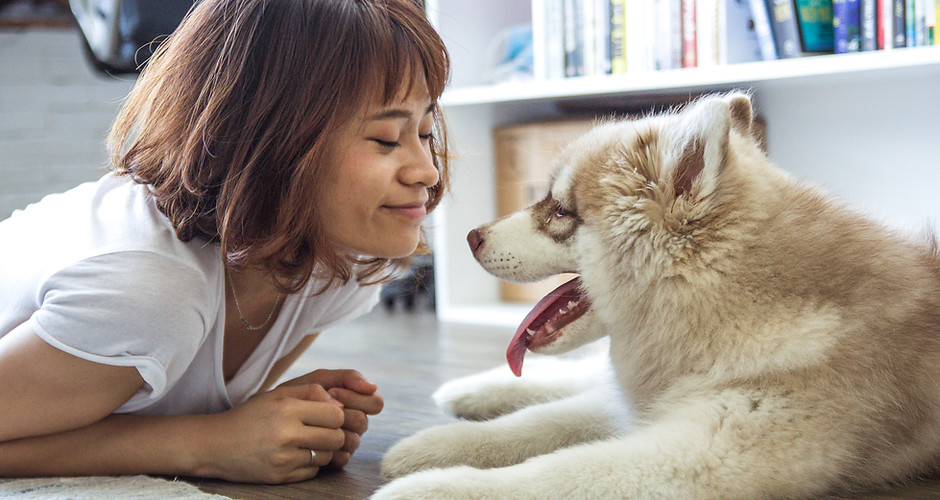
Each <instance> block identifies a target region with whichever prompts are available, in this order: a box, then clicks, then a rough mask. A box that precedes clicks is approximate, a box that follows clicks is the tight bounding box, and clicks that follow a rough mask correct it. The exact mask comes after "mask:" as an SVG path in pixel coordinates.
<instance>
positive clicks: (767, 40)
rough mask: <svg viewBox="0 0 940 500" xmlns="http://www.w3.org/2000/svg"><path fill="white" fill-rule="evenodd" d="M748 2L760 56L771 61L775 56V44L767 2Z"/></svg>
mask: <svg viewBox="0 0 940 500" xmlns="http://www.w3.org/2000/svg"><path fill="white" fill-rule="evenodd" d="M749 2H750V4H751V16H753V18H754V31H755V32H757V40H758V42H759V43H760V53H761V57H762V58H763V59H764V60H765V61H772V60H774V59H776V58H777V45H776V43H774V33H773V30H772V29H771V27H770V14H769V13H768V12H767V4H766V3H764V0H749Z"/></svg>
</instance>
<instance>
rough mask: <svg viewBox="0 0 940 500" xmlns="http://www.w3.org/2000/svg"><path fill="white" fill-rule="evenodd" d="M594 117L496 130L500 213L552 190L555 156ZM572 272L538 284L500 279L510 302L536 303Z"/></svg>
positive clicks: (505, 299) (494, 148)
mask: <svg viewBox="0 0 940 500" xmlns="http://www.w3.org/2000/svg"><path fill="white" fill-rule="evenodd" d="M594 124H595V122H594V120H593V119H584V120H565V121H554V122H536V123H526V124H521V125H509V126H505V127H500V128H497V129H495V130H494V131H493V153H494V161H495V174H496V175H495V177H496V179H495V181H496V182H495V184H496V185H495V188H496V193H495V194H496V213H497V216H499V217H502V216H504V215H509V214H511V213H513V212H516V211H517V210H521V209H523V208H525V207H527V206H529V205H531V204H533V203H536V202H538V201H539V200H541V199H542V198H544V197H545V195H546V194H547V193H548V189H549V185H550V183H551V166H552V159H553V158H554V157H555V155H556V154H557V153H558V151H560V150H561V148H563V147H564V146H565V145H566V144H568V143H569V142H571V141H572V140H574V139H575V138H577V137H578V136H580V135H581V134H584V133H585V132H587V131H588V130H590V129H591V128H592V127H593V126H594ZM569 279H570V275H567V276H564V277H562V276H555V277H553V278H549V279H548V280H544V281H541V282H538V283H529V284H517V283H509V282H505V281H501V282H500V298H501V299H502V300H504V301H507V302H536V301H538V300H539V299H541V298H542V297H543V296H544V295H545V294H547V293H548V292H550V291H551V290H553V289H554V288H555V287H557V286H558V285H560V284H562V283H564V282H565V281H568V280H569Z"/></svg>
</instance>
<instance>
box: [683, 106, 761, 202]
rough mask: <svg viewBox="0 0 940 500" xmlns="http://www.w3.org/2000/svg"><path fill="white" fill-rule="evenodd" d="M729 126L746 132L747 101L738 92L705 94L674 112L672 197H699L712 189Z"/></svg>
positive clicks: (722, 159) (725, 151)
mask: <svg viewBox="0 0 940 500" xmlns="http://www.w3.org/2000/svg"><path fill="white" fill-rule="evenodd" d="M732 127H734V129H736V130H738V131H739V132H741V133H747V134H750V129H751V101H750V99H749V98H748V97H747V96H746V95H744V94H741V93H733V94H729V95H726V96H709V97H705V98H703V99H701V100H699V101H696V102H694V103H693V104H691V105H690V106H689V107H688V108H686V109H685V110H684V111H682V112H681V113H680V114H679V115H678V127H677V129H676V133H675V135H674V141H675V143H674V144H673V151H674V152H675V154H676V163H675V169H674V170H673V173H672V180H673V186H674V189H675V194H676V197H680V196H686V195H688V196H694V197H695V198H697V199H701V198H704V197H705V196H707V195H709V194H710V193H712V192H713V191H714V190H715V186H716V185H717V183H718V177H719V175H720V174H721V170H722V167H723V165H724V163H725V159H726V158H727V155H728V134H729V133H730V132H731V129H732ZM693 193H694V194H693Z"/></svg>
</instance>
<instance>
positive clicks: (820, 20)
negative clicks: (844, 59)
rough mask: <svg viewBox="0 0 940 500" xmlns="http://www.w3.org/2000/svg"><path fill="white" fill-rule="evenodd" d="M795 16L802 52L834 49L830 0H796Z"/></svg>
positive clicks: (822, 51) (824, 51) (823, 51)
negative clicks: (797, 22)
mask: <svg viewBox="0 0 940 500" xmlns="http://www.w3.org/2000/svg"><path fill="white" fill-rule="evenodd" d="M796 18H797V20H798V21H799V28H800V39H801V42H802V47H803V51H804V52H819V53H827V52H833V51H835V37H834V33H833V26H832V0H796Z"/></svg>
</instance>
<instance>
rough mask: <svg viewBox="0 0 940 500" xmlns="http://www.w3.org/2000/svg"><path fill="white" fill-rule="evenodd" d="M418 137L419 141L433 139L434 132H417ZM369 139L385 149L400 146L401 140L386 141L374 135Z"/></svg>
mask: <svg viewBox="0 0 940 500" xmlns="http://www.w3.org/2000/svg"><path fill="white" fill-rule="evenodd" d="M418 138H419V139H421V142H428V141H430V140H432V139H434V134H431V133H428V134H419V135H418ZM369 140H371V141H372V142H374V143H376V144H378V145H379V146H381V147H383V148H385V149H395V148H397V147H400V146H401V142H399V141H386V140H383V139H379V138H377V137H374V138H372V139H369Z"/></svg>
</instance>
